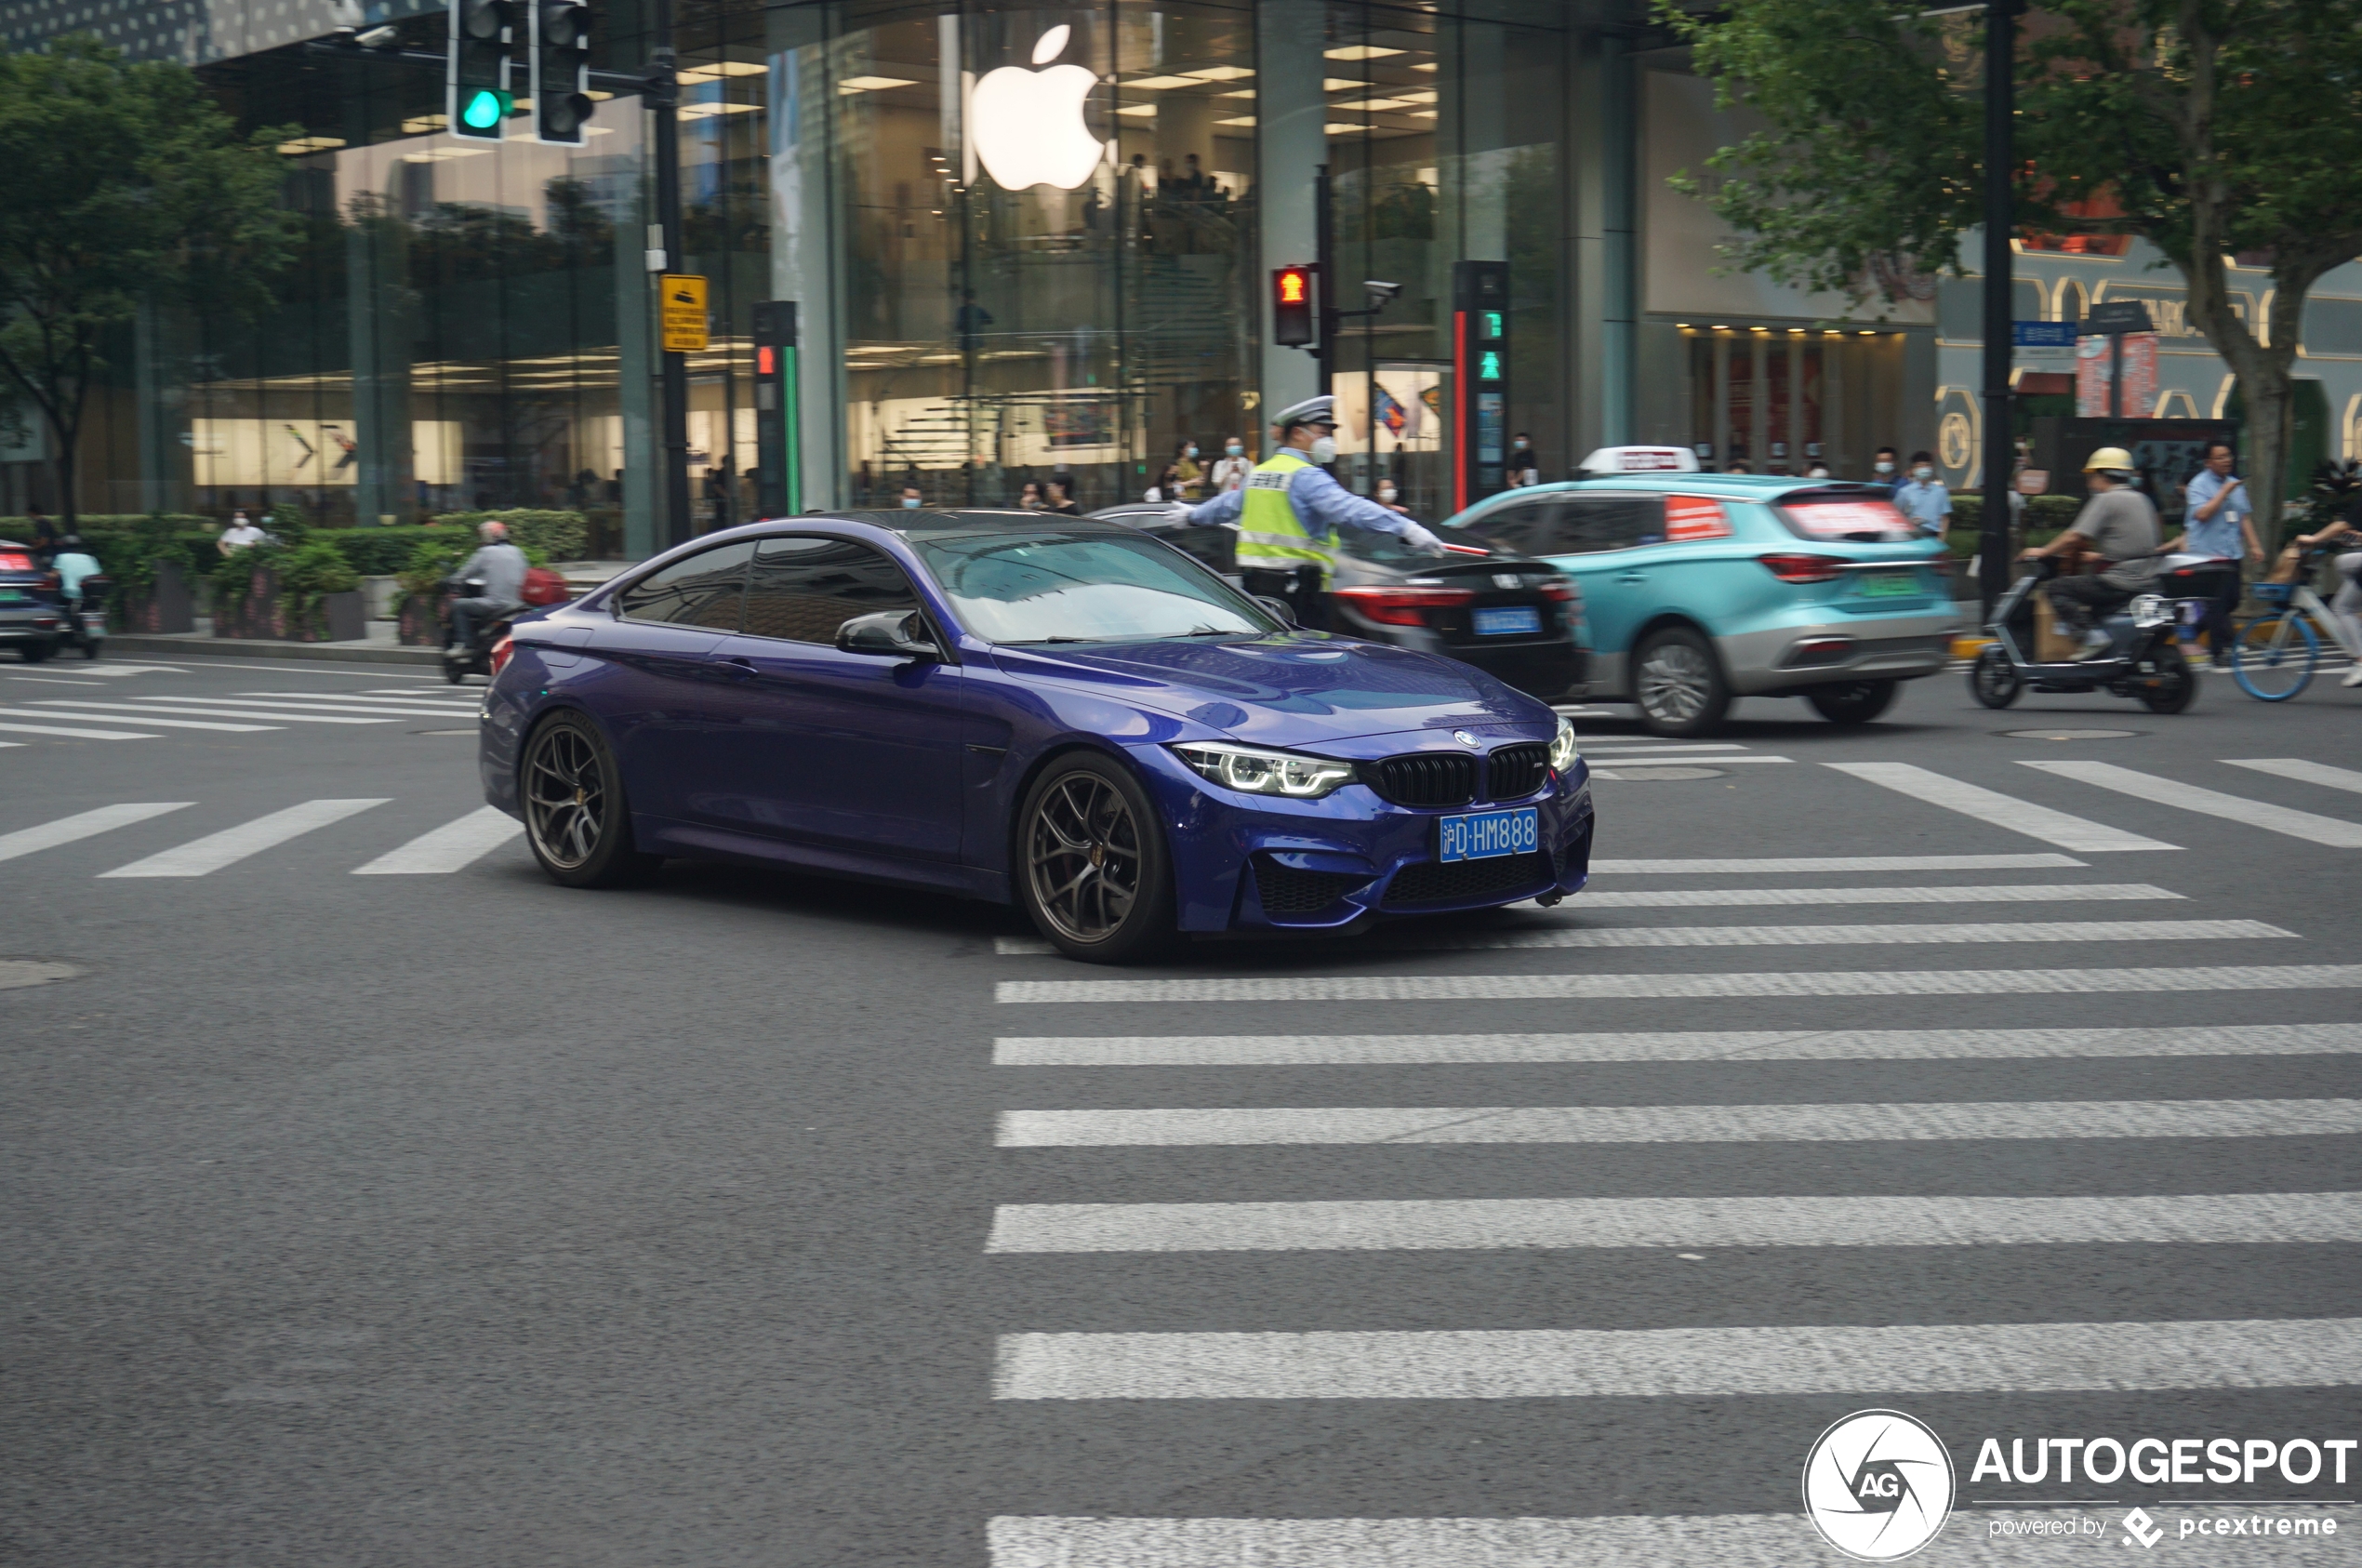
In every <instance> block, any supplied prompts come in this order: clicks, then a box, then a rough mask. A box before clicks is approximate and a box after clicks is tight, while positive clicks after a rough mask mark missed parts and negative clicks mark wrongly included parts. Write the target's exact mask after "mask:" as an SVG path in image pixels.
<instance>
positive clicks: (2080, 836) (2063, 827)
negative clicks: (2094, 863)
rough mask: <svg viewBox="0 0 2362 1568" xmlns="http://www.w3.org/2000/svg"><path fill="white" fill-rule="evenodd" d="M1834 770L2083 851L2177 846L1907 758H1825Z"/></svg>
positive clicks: (2095, 852)
mask: <svg viewBox="0 0 2362 1568" xmlns="http://www.w3.org/2000/svg"><path fill="white" fill-rule="evenodd" d="M1824 765H1825V766H1827V767H1833V768H1835V769H1837V770H1838V772H1839V773H1850V774H1851V775H1852V776H1853V777H1856V778H1860V779H1864V780H1866V781H1867V782H1869V783H1872V784H1878V785H1883V786H1884V787H1885V788H1887V789H1890V790H1892V791H1895V792H1896V793H1897V794H1903V795H1908V796H1910V797H1911V798H1912V799H1913V800H1915V801H1924V802H1926V803H1927V804H1930V805H1934V806H1942V807H1943V808H1944V810H1946V811H1957V812H1958V813H1959V814H1960V815H1962V816H1963V817H1975V818H1976V819H1977V820H1978V821H1980V822H1986V823H1990V824H1991V825H1992V826H1994V827H1996V828H2007V829H2008V830H2009V831H2011V832H2013V833H2024V835H2025V836H2026V837H2028V838H2036V839H2040V840H2042V841H2043V842H2044V843H2045V844H2057V845H2058V846H2059V847H2060V848H2061V849H2072V850H2075V851H2077V853H2079V854H2084V855H2110V854H2117V853H2121V852H2123V851H2127V850H2136V849H2179V848H2180V847H2181V845H2179V844H2165V843H2163V842H2161V841H2159V840H2156V839H2150V838H2143V837H2142V836H2141V835H2140V834H2138V833H2128V832H2126V831H2124V830H2123V829H2121V828H2111V827H2109V826H2108V825H2107V824H2106V823H2104V822H2092V821H2088V820H2086V819H2085V818H2083V817H2070V816H2068V815H2067V814H2066V813H2065V812H2063V811H2053V810H2051V809H2050V807H2049V806H2047V805H2037V804H2034V803H2033V802H2032V801H2022V800H2019V799H2018V798H2017V797H2016V796H2014V795H2004V794H2000V793H1998V792H1997V791H1992V790H1986V789H1982V788H1980V787H1978V786H1977V785H1974V784H1967V783H1963V782H1961V781H1960V780H1959V779H1957V778H1950V777H1945V776H1944V775H1943V774H1941V773H1931V772H1929V771H1928V770H1927V769H1926V768H1923V767H1917V766H1914V765H1913V764H1909V763H1828V764H1824Z"/></svg>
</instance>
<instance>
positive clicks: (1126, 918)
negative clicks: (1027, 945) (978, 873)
mask: <svg viewBox="0 0 2362 1568" xmlns="http://www.w3.org/2000/svg"><path fill="white" fill-rule="evenodd" d="M1011 840H1012V844H1011V847H1012V849H1013V851H1014V857H1015V864H1014V865H1013V866H1012V867H1011V868H1010V870H1011V877H1012V880H1013V881H1014V882H1015V884H1016V894H1017V902H1018V904H1019V906H1020V907H1021V908H1023V909H1024V910H1025V912H1026V914H1027V916H1028V918H1029V919H1031V920H1032V922H1033V926H1034V929H1035V930H1037V931H1039V932H1041V933H1042V936H1043V937H1046V938H1048V940H1049V941H1050V943H1051V945H1052V946H1054V947H1055V948H1056V949H1057V950H1059V951H1060V952H1062V953H1064V954H1066V955H1067V956H1068V958H1077V959H1081V961H1082V962H1084V963H1129V962H1131V961H1133V960H1135V959H1140V958H1146V957H1148V956H1150V955H1152V954H1154V953H1156V952H1159V951H1161V950H1163V949H1165V948H1166V947H1168V946H1170V945H1171V943H1172V941H1173V937H1174V896H1173V856H1172V852H1171V850H1170V848H1169V847H1168V846H1167V844H1166V843H1165V837H1164V828H1163V824H1162V822H1161V820H1160V819H1159V817H1158V816H1157V813H1156V809H1155V808H1154V807H1153V806H1152V805H1150V804H1149V802H1148V791H1145V790H1143V789H1141V788H1140V783H1139V780H1137V779H1135V778H1134V777H1132V773H1131V770H1130V769H1128V768H1126V767H1124V766H1123V764H1121V763H1118V762H1116V761H1114V760H1113V759H1111V758H1108V757H1103V756H1100V755H1099V754H1098V753H1096V752H1094V751H1074V752H1069V753H1068V755H1066V756H1063V757H1060V758H1059V759H1058V760H1057V761H1055V762H1054V763H1052V764H1050V765H1049V766H1048V767H1046V768H1044V769H1042V777H1039V778H1037V779H1035V780H1034V781H1033V788H1032V789H1030V790H1028V791H1026V796H1025V804H1024V805H1023V806H1022V807H1021V808H1019V810H1018V812H1017V821H1016V831H1015V833H1014V834H1012V835H1011Z"/></svg>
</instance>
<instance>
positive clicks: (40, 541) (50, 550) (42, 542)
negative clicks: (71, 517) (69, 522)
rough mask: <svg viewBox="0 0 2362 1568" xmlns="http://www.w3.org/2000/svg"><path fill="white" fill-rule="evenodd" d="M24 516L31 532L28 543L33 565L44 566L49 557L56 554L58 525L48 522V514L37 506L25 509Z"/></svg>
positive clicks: (47, 562)
mask: <svg viewBox="0 0 2362 1568" xmlns="http://www.w3.org/2000/svg"><path fill="white" fill-rule="evenodd" d="M24 514H25V521H26V523H28V524H29V525H31V526H32V530H33V538H32V540H31V541H30V542H31V543H32V545H33V565H36V566H46V565H48V564H49V559H50V557H52V556H54V555H55V554H57V552H58V525H56V524H55V523H52V522H50V521H49V514H48V513H47V512H43V511H42V510H41V509H40V508H39V507H37V506H29V507H27V508H25V509H24Z"/></svg>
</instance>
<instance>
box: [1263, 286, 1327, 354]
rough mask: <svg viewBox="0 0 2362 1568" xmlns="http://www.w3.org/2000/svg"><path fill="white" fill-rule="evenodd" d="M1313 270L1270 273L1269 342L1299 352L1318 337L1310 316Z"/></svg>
mask: <svg viewBox="0 0 2362 1568" xmlns="http://www.w3.org/2000/svg"><path fill="white" fill-rule="evenodd" d="M1313 277H1314V272H1313V270H1312V269H1311V268H1309V267H1281V268H1279V269H1277V270H1275V271H1274V272H1272V274H1271V340H1272V341H1273V342H1275V343H1277V344H1279V345H1280V346H1281V347H1282V348H1289V349H1300V348H1303V347H1304V346H1305V345H1306V344H1307V343H1310V342H1312V341H1313V340H1314V339H1316V338H1318V337H1319V336H1320V329H1319V326H1318V323H1317V320H1316V318H1315V315H1314V305H1313V299H1312V296H1313Z"/></svg>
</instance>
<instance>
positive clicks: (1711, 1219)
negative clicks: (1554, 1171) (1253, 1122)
mask: <svg viewBox="0 0 2362 1568" xmlns="http://www.w3.org/2000/svg"><path fill="white" fill-rule="evenodd" d="M2085 1242H2098V1243H2103V1244H2125V1243H2148V1244H2153V1245H2186V1246H2231V1245H2248V1244H2254V1243H2261V1242H2276V1243H2289V1244H2302V1245H2315V1244H2320V1245H2326V1244H2330V1243H2337V1242H2345V1243H2352V1242H2362V1192H2234V1193H2223V1194H2190V1195H2185V1194H2179V1193H2177V1194H2172V1195H2158V1196H2150V1195H2145V1194H2144V1195H2141V1196H2133V1197H2114V1198H1918V1197H1911V1198H1798V1197H1781V1198H1490V1199H1487V1198H1471V1199H1443V1200H1413V1201H1403V1202H1358V1203H1003V1204H1002V1205H1001V1206H1000V1207H999V1208H997V1209H996V1210H994V1212H993V1216H992V1232H991V1235H990V1237H989V1240H987V1241H986V1242H985V1248H984V1250H985V1251H987V1252H1023V1253H1040V1252H1054V1253H1069V1252H1468V1251H1493V1250H1498V1249H1503V1248H1543V1247H1547V1248H1573V1247H2013V1246H2062V1245H2068V1244H2073V1243H2085Z"/></svg>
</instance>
